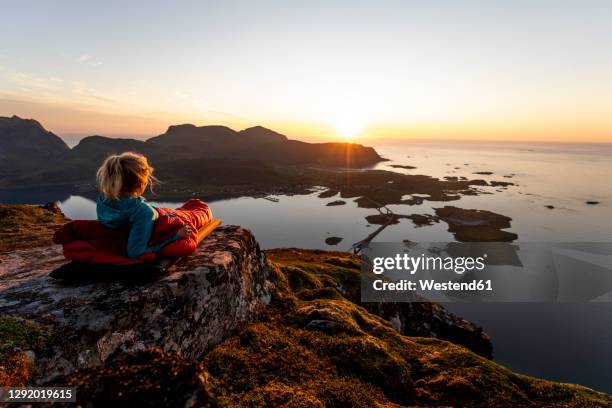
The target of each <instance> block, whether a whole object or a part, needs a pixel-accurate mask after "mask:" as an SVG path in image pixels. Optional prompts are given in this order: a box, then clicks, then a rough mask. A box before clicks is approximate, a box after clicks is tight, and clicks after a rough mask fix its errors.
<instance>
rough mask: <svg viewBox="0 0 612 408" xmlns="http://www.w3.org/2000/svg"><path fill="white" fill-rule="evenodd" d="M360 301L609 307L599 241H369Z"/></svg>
mask: <svg viewBox="0 0 612 408" xmlns="http://www.w3.org/2000/svg"><path fill="white" fill-rule="evenodd" d="M361 261H362V262H361V272H362V274H361V277H362V278H361V299H362V301H364V302H423V301H436V302H454V301H461V302H466V301H468V302H479V303H480V302H573V303H575V302H591V301H597V302H611V301H612V244H611V243H605V242H528V243H516V242H513V243H503V242H484V243H482V242H480V243H479V242H430V243H414V242H395V243H384V242H372V243H370V244H369V245H368V246H366V247H364V248H363V251H362V258H361Z"/></svg>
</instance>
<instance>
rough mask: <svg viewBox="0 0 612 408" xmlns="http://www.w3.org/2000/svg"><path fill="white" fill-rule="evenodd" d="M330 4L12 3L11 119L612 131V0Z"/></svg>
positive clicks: (299, 131)
mask: <svg viewBox="0 0 612 408" xmlns="http://www.w3.org/2000/svg"><path fill="white" fill-rule="evenodd" d="M316 3H317V4H313V3H308V4H302V3H292V4H288V3H284V2H271V3H253V2H247V1H239V2H237V3H235V4H233V5H231V6H230V5H228V4H225V3H219V2H201V1H187V2H184V3H181V6H180V7H168V5H167V4H164V3H158V2H138V1H137V2H130V3H128V4H125V3H123V2H110V3H109V4H107V5H105V6H104V7H102V6H99V9H97V10H96V9H92V6H91V5H90V4H84V3H81V2H72V1H68V2H62V3H58V4H56V3H48V2H46V3H45V2H36V3H33V4H34V5H35V6H32V5H29V4H28V2H27V1H26V2H19V3H15V4H11V5H10V6H9V7H5V8H4V10H3V12H4V17H5V19H4V20H5V24H3V25H2V26H1V27H0V34H2V38H5V39H9V40H10V41H5V42H4V44H3V46H2V47H1V48H0V116H12V115H18V116H21V117H30V118H35V119H36V120H38V121H40V122H41V123H42V124H43V125H44V126H45V127H46V128H47V129H49V130H51V131H53V132H54V133H56V134H58V135H60V136H62V137H77V138H78V137H83V136H87V135H94V134H101V135H106V136H111V137H120V136H122V137H126V136H128V137H137V138H140V137H150V136H154V135H156V134H160V133H162V132H163V131H164V130H165V129H166V128H167V127H168V126H169V125H173V124H178V123H194V124H197V125H204V124H219V125H226V126H229V127H231V128H233V129H243V128H246V127H250V126H254V125H262V126H265V127H268V128H270V129H273V130H275V131H278V132H280V133H283V134H286V135H287V136H289V137H293V138H300V139H304V140H313V141H314V140H321V141H324V140H354V141H359V140H361V139H368V140H371V139H374V140H376V139H471V140H510V141H568V142H612V75H610V72H612V52H611V48H610V45H609V44H608V42H607V41H605V39H606V38H610V37H612V25H610V24H609V22H610V21H611V20H612V3H609V2H601V1H586V2H578V1H571V2H565V3H563V4H558V3H555V2H547V1H545V2H538V3H536V4H522V3H521V4H519V3H513V4H510V3H490V2H484V1H483V2H480V1H478V2H463V1H459V2H453V3H450V4H445V5H444V7H440V6H439V5H436V4H433V3H412V2H410V3H409V2H396V1H383V2H368V3H358V4H355V3H354V2H349V1H338V2H333V3H329V2H323V1H321V2H316ZM43 44H44V46H43Z"/></svg>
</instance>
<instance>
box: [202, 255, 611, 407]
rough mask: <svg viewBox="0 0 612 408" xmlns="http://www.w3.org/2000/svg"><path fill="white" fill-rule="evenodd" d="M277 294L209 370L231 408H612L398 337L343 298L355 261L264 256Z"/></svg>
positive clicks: (446, 347) (437, 344)
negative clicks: (552, 407) (421, 407)
mask: <svg viewBox="0 0 612 408" xmlns="http://www.w3.org/2000/svg"><path fill="white" fill-rule="evenodd" d="M267 256H268V259H269V260H270V266H271V269H272V279H273V281H274V283H275V286H276V290H275V293H274V295H273V302H272V304H271V306H270V307H269V308H268V312H267V313H266V315H265V318H264V321H262V322H259V323H255V324H252V325H250V326H247V327H245V328H243V329H242V330H241V331H239V332H238V333H237V334H236V335H235V336H233V337H230V338H229V339H227V340H226V341H225V342H223V343H222V344H221V345H219V346H217V347H216V348H214V349H213V350H212V351H211V352H209V353H208V354H207V355H206V356H205V359H204V363H205V365H206V367H207V369H208V371H209V372H210V374H211V381H212V383H213V384H214V389H215V391H216V392H217V394H218V396H219V398H220V401H221V403H222V405H228V406H308V407H317V406H336V407H344V406H347V407H348V406H397V405H396V404H401V405H427V406H439V405H444V406H466V407H471V406H521V405H555V406H564V407H579V406H580V407H582V406H612V398H611V397H610V396H608V395H605V394H602V393H597V392H595V391H592V390H589V389H588V388H585V387H580V386H577V385H569V384H559V383H554V382H550V381H544V380H539V379H535V378H531V377H527V376H523V375H520V374H516V373H514V372H512V371H510V370H508V369H507V368H505V367H503V366H501V365H499V364H496V363H494V362H492V361H490V360H488V359H486V358H483V357H481V356H479V355H477V354H475V353H472V352H471V351H469V350H467V349H465V348H463V347H461V346H457V345H455V344H452V343H449V342H446V341H442V340H437V339H430V338H413V337H406V336H402V335H400V334H399V333H398V332H397V331H396V330H395V329H394V328H393V327H392V326H391V324H390V323H389V322H387V321H385V320H383V319H382V318H380V317H378V316H375V315H373V314H370V313H369V312H368V311H367V310H366V309H364V308H363V307H361V306H359V305H357V304H355V303H353V302H351V301H350V300H349V299H348V298H347V297H346V296H348V297H351V296H353V295H354V290H355V277H357V283H358V276H359V274H358V273H359V272H358V271H359V265H358V262H357V261H356V258H355V257H353V256H351V255H348V254H342V253H337V252H324V251H305V250H297V249H287V250H274V251H268V252H267Z"/></svg>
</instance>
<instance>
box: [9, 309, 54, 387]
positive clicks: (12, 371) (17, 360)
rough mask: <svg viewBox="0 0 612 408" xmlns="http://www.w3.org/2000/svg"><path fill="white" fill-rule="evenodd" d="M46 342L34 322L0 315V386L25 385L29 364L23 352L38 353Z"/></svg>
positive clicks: (29, 369) (45, 336)
mask: <svg viewBox="0 0 612 408" xmlns="http://www.w3.org/2000/svg"><path fill="white" fill-rule="evenodd" d="M47 341H48V336H47V335H46V332H45V331H44V330H43V329H41V328H40V327H39V326H38V325H36V324H35V323H34V322H31V321H29V320H25V319H21V318H18V317H14V316H10V315H0V385H3V386H22V385H26V384H27V382H28V381H29V378H30V372H31V362H30V360H29V359H28V357H27V356H26V354H25V351H28V350H32V351H34V352H39V351H40V350H42V349H43V348H44V347H45V346H46V344H47Z"/></svg>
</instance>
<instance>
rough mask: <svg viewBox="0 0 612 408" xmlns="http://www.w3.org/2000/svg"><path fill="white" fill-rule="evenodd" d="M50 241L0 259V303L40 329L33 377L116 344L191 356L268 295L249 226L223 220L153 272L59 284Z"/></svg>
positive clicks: (77, 365)
mask: <svg viewBox="0 0 612 408" xmlns="http://www.w3.org/2000/svg"><path fill="white" fill-rule="evenodd" d="M64 262H66V261H65V260H64V259H63V257H62V253H61V247H59V246H43V247H36V248H30V249H24V250H17V251H13V252H10V253H8V254H4V255H3V262H2V263H0V313H2V314H6V315H10V316H15V317H19V318H24V319H27V320H29V321H31V322H33V323H35V324H37V325H39V326H40V327H41V329H42V330H43V331H44V332H45V333H48V337H49V339H50V340H49V341H48V342H47V343H48V346H47V347H46V348H45V350H44V351H41V352H38V353H37V354H36V356H35V357H34V359H35V362H34V364H33V366H34V373H33V378H35V379H36V380H38V381H39V382H40V381H45V380H49V379H50V378H52V377H54V376H57V375H59V374H68V373H71V372H73V371H75V370H76V369H83V368H89V367H94V366H97V365H100V364H101V363H103V362H104V361H105V360H107V359H108V358H109V357H110V356H111V355H113V354H114V353H115V352H117V351H128V352H136V351H139V350H144V349H148V348H152V347H156V348H159V349H161V350H162V351H164V352H178V353H180V354H181V355H182V356H183V357H184V358H194V359H195V358H198V357H199V356H201V355H202V354H203V353H204V352H205V351H206V350H207V349H209V348H210V347H211V346H212V345H215V344H218V343H219V342H221V341H222V340H223V339H224V338H225V337H227V336H228V335H229V334H231V333H232V331H233V330H234V329H236V327H238V326H239V325H241V324H243V323H246V322H250V321H253V320H254V318H255V317H256V316H257V314H258V311H259V309H260V306H262V305H265V304H267V303H269V301H270V293H271V290H272V287H273V285H272V284H271V283H270V282H269V281H268V280H267V277H268V274H269V269H268V266H267V262H266V259H265V255H264V254H263V252H261V251H260V249H259V245H258V243H257V241H256V240H255V238H254V237H253V235H252V234H251V232H250V231H248V230H246V229H244V228H241V227H238V226H223V227H220V228H219V229H217V230H216V231H215V232H214V233H212V234H211V235H210V236H209V237H208V238H207V239H206V240H205V241H204V242H203V243H202V245H201V246H200V247H199V248H198V250H197V251H196V252H195V253H194V254H193V255H191V256H189V257H186V258H183V259H181V260H179V261H178V262H177V263H176V264H175V265H174V266H172V268H171V269H170V271H169V274H168V275H167V276H165V277H163V278H162V279H159V280H157V281H154V282H149V283H141V284H136V285H134V284H131V285H128V284H125V283H120V282H97V283H83V284H66V283H62V282H61V281H57V280H54V279H53V278H51V277H49V276H48V275H49V272H50V271H51V270H53V269H54V268H56V267H58V266H60V265H61V264H63V263H64Z"/></svg>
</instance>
